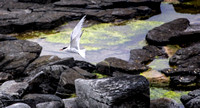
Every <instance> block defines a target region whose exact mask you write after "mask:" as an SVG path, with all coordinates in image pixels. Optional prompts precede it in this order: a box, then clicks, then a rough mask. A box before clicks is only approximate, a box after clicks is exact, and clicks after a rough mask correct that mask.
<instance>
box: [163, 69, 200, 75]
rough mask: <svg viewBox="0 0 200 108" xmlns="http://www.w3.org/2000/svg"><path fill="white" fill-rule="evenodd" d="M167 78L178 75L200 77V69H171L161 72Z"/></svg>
mask: <svg viewBox="0 0 200 108" xmlns="http://www.w3.org/2000/svg"><path fill="white" fill-rule="evenodd" d="M161 72H162V73H164V74H165V75H167V76H176V75H193V76H200V69H199V68H195V69H193V68H169V69H164V70H162V71H161Z"/></svg>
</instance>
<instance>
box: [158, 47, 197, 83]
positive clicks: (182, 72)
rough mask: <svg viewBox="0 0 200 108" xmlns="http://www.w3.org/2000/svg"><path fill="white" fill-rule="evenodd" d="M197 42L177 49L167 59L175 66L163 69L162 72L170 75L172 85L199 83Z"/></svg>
mask: <svg viewBox="0 0 200 108" xmlns="http://www.w3.org/2000/svg"><path fill="white" fill-rule="evenodd" d="M199 46H200V44H199V43H196V44H193V45H191V46H189V47H186V48H181V49H179V50H178V51H177V52H176V53H175V54H174V55H173V56H172V57H171V58H170V60H169V63H170V64H171V65H173V66H176V68H174V69H173V68H169V69H164V70H162V72H163V73H164V74H166V75H168V76H171V78H170V79H171V84H172V85H179V84H183V85H188V84H192V83H199V81H198V79H199V77H200V69H199V67H200V63H199V54H200V51H199Z"/></svg>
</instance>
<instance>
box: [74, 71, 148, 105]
mask: <svg viewBox="0 0 200 108" xmlns="http://www.w3.org/2000/svg"><path fill="white" fill-rule="evenodd" d="M75 85H76V93H77V96H78V97H77V104H78V106H80V107H95V108H102V107H105V108H111V107H118V108H121V107H123V108H131V107H138V108H145V107H149V104H150V98H149V96H148V95H149V83H148V81H147V80H146V79H145V78H144V77H142V76H139V75H137V76H123V77H112V78H106V79H96V80H83V79H77V80H76V81H75ZM133 91H137V92H133Z"/></svg>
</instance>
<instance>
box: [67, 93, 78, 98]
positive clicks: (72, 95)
mask: <svg viewBox="0 0 200 108" xmlns="http://www.w3.org/2000/svg"><path fill="white" fill-rule="evenodd" d="M75 97H77V96H76V93H73V94H71V96H70V97H69V98H75Z"/></svg>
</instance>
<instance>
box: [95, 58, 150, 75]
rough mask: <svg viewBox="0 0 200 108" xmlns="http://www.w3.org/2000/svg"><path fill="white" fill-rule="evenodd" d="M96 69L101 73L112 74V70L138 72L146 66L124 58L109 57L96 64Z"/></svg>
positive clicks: (146, 68)
mask: <svg viewBox="0 0 200 108" xmlns="http://www.w3.org/2000/svg"><path fill="white" fill-rule="evenodd" d="M96 67H97V71H98V72H99V73H101V74H106V75H110V76H112V75H113V73H114V72H116V71H117V72H122V73H128V74H133V75H135V74H139V73H140V72H144V71H146V70H148V67H147V66H145V65H142V64H139V63H129V62H127V61H125V60H121V59H118V58H114V57H110V58H106V59H105V60H104V61H102V62H100V63H98V64H97V65H96Z"/></svg>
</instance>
